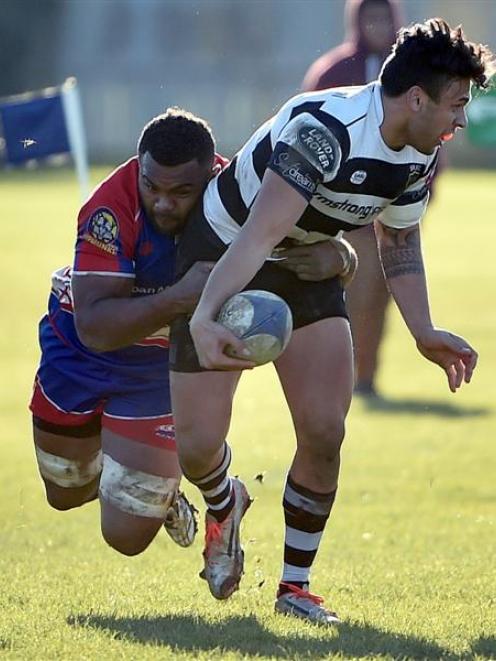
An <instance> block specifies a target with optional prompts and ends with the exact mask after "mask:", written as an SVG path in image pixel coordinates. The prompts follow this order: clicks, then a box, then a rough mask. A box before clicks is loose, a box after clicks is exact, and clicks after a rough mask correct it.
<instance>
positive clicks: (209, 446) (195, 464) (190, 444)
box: [176, 426, 227, 475]
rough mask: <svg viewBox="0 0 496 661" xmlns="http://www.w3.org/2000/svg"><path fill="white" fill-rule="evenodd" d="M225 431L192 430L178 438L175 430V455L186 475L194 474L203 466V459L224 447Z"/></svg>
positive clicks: (209, 429)
mask: <svg viewBox="0 0 496 661" xmlns="http://www.w3.org/2000/svg"><path fill="white" fill-rule="evenodd" d="M226 435H227V429H215V428H213V427H211V428H208V427H207V426H205V428H204V429H196V430H194V431H193V430H192V431H191V433H189V434H184V435H182V436H180V435H179V434H178V432H177V429H176V439H177V454H178V457H179V463H180V464H181V468H182V469H183V471H184V472H185V474H186V475H188V474H193V475H194V474H196V473H197V471H198V470H200V471H201V468H202V466H204V465H205V458H206V457H212V456H214V455H215V454H216V453H217V452H218V451H219V450H220V449H221V447H222V446H223V445H224V441H225V437H226Z"/></svg>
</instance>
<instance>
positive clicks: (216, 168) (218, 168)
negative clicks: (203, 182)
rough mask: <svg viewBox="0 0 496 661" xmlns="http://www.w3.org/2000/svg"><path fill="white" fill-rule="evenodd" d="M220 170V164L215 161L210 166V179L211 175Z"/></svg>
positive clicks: (213, 175) (216, 173) (214, 175)
mask: <svg viewBox="0 0 496 661" xmlns="http://www.w3.org/2000/svg"><path fill="white" fill-rule="evenodd" d="M221 170H222V165H221V164H220V163H215V164H214V165H213V166H212V170H211V171H210V179H212V177H216V176H217V175H218V174H219V173H220V171H221Z"/></svg>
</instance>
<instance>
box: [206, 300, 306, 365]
mask: <svg viewBox="0 0 496 661" xmlns="http://www.w3.org/2000/svg"><path fill="white" fill-rule="evenodd" d="M217 321H218V322H219V323H220V324H222V325H223V326H225V327H226V328H228V329H229V330H230V331H231V332H232V333H234V335H236V337H239V338H240V339H241V340H243V342H244V343H245V345H246V347H247V349H248V350H249V352H250V355H249V356H247V357H246V358H247V360H251V361H253V362H254V363H256V364H257V365H264V364H265V363H270V362H272V361H273V360H275V359H276V358H277V357H278V356H280V355H281V353H282V352H283V351H284V349H285V348H286V346H287V344H288V342H289V340H290V338H291V333H292V331H293V317H292V316H291V310H290V309H289V306H288V304H287V303H286V301H283V299H282V298H280V297H279V296H277V295H276V294H272V293H271V292H268V291H262V290H259V289H252V290H248V291H242V292H240V293H239V294H234V296H231V298H229V299H228V300H227V301H226V302H225V303H224V305H223V306H222V307H221V309H220V312H219V315H218V317H217ZM226 353H227V354H228V355H231V356H233V357H236V358H239V356H237V355H235V354H234V353H231V354H229V350H227V351H226Z"/></svg>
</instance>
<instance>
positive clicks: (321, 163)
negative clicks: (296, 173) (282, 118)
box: [297, 125, 339, 173]
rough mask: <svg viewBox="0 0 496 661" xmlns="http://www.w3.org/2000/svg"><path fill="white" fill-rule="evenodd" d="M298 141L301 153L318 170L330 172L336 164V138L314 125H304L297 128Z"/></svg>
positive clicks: (337, 146)
mask: <svg viewBox="0 0 496 661" xmlns="http://www.w3.org/2000/svg"><path fill="white" fill-rule="evenodd" d="M297 136H298V142H299V143H300V145H301V146H302V147H303V149H300V150H299V151H300V153H302V154H303V155H304V156H306V158H308V160H309V161H310V163H312V165H314V166H315V167H316V168H317V170H318V171H319V172H323V173H326V172H332V171H333V170H334V166H335V164H336V158H337V156H338V150H339V145H338V144H337V141H336V139H335V138H334V136H333V135H332V133H330V131H327V132H326V133H324V131H323V130H320V129H318V128H315V127H311V126H308V125H306V126H305V125H304V126H302V127H301V128H299V129H298V133H297Z"/></svg>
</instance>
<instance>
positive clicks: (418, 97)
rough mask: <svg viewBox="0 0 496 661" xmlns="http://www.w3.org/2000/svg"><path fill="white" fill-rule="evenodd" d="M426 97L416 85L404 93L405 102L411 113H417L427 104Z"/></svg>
mask: <svg viewBox="0 0 496 661" xmlns="http://www.w3.org/2000/svg"><path fill="white" fill-rule="evenodd" d="M427 100H428V96H427V94H426V93H425V92H424V90H423V89H422V88H421V87H419V86H418V85H413V86H412V87H410V89H408V90H407V92H406V102H407V105H408V107H409V109H410V110H411V111H412V112H419V111H420V110H422V109H423V108H424V106H425V104H426V103H427Z"/></svg>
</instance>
